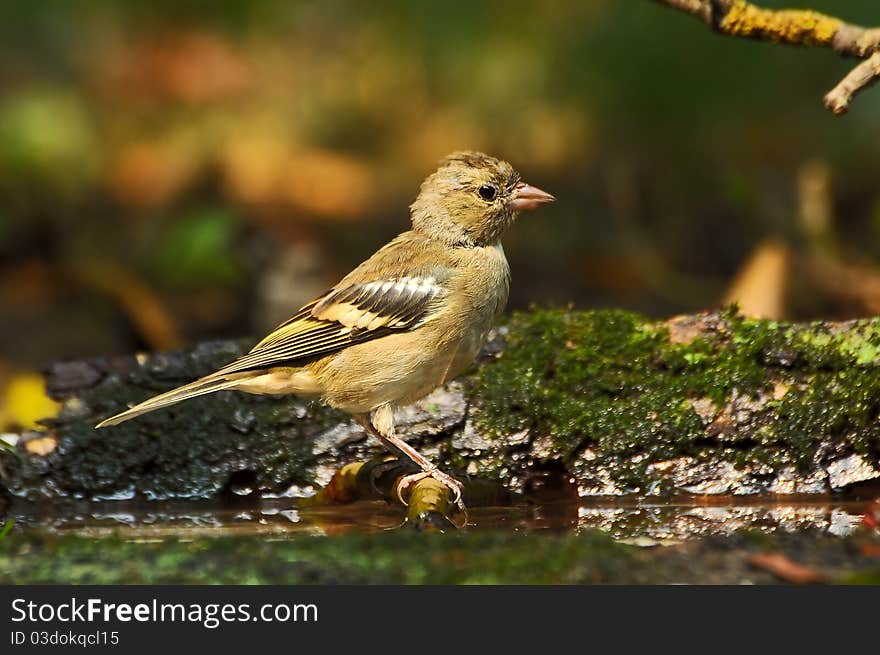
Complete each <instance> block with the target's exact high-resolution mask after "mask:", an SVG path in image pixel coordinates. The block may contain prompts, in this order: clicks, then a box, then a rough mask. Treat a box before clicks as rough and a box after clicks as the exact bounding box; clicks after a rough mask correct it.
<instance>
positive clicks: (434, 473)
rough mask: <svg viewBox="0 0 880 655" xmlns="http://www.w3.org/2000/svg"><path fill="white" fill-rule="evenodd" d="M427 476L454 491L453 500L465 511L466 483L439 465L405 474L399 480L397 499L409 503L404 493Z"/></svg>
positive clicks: (405, 503)
mask: <svg viewBox="0 0 880 655" xmlns="http://www.w3.org/2000/svg"><path fill="white" fill-rule="evenodd" d="M425 478H434V479H435V480H437V482H439V483H441V484H443V485H445V486H446V487H447V488H448V489H449V490H450V491H451V492H452V496H453V497H452V502H453V503H454V504H455V505H456V506H457V507H458V509H460V510H461V511H462V512H464V511H465V507H464V503H463V502H462V500H461V493H462V490H463V489H464V485H463V484H462V483H461V482H459V481H458V480H456V479H455V478H453V477H452V476H451V475H449V474H447V473H444V472H443V471H441V470H440V469H438V468H437V467H433V468H430V469H428V470H425V471H420V472H419V473H413V474H411V475H405V476H403V477H402V478H400V480H398V481H397V489H396V491H397V499H398V500H399V501H400V502H401V503H403V504H404V505H408V504H409V503H407V502H406V501H405V500H404V499H403V496H404V493H405V492H406V491H407V490H408V489H409V488H410V487H411V486H412V485H414V484H415V483H416V482H418V481H419V480H424V479H425Z"/></svg>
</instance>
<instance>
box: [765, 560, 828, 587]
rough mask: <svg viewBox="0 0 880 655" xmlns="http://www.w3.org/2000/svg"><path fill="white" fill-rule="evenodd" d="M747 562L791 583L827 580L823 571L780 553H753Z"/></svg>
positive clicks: (815, 582)
mask: <svg viewBox="0 0 880 655" xmlns="http://www.w3.org/2000/svg"><path fill="white" fill-rule="evenodd" d="M749 564H751V565H752V566H754V567H757V568H759V569H763V570H764V571H767V572H768V573H772V574H773V575H775V576H776V577H777V578H779V579H780V580H783V581H784V582H790V583H792V584H817V583H820V582H825V581H826V580H827V576H826V575H825V574H824V573H820V572H819V571H816V570H815V569H811V568H810V567H808V566H804V565H803V564H798V563H797V562H794V561H792V560H791V559H789V558H788V557H787V556H785V555H783V554H782V553H755V554H754V555H752V556H751V557H749Z"/></svg>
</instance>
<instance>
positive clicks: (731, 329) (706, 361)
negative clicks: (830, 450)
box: [470, 310, 880, 488]
mask: <svg viewBox="0 0 880 655" xmlns="http://www.w3.org/2000/svg"><path fill="white" fill-rule="evenodd" d="M507 328H508V334H507V337H506V347H505V349H504V351H503V353H502V354H501V355H500V356H499V357H498V358H497V360H496V361H495V362H494V363H491V364H488V365H485V366H483V367H482V368H481V369H480V370H479V371H477V373H476V374H475V375H474V377H473V379H472V385H471V387H470V394H471V396H472V399H473V400H474V402H475V412H474V417H475V419H476V421H477V424H478V426H479V427H480V428H481V429H483V430H485V431H487V432H488V433H489V434H490V435H493V436H494V438H495V439H496V440H497V442H498V443H499V444H500V446H499V447H503V440H504V437H505V435H509V434H511V433H514V432H516V431H519V430H523V429H527V430H528V431H529V432H530V433H531V435H532V436H533V438H534V437H549V449H548V451H547V452H546V453H544V457H545V459H559V460H562V461H564V462H571V461H572V460H573V459H574V458H575V457H576V456H577V455H578V453H580V452H581V451H582V450H583V449H584V448H587V447H589V448H591V449H592V450H593V451H595V452H596V453H597V455H598V456H599V459H600V461H604V462H615V463H616V464H615V466H613V467H612V468H613V473H614V475H615V476H616V478H617V480H618V481H619V482H622V483H624V484H626V485H628V486H629V487H632V488H644V487H645V485H646V484H650V483H651V476H650V475H649V474H648V465H649V464H650V463H651V462H656V461H662V460H665V459H669V458H672V457H678V456H682V455H692V456H696V457H700V458H711V459H713V461H718V460H719V459H721V460H729V461H731V462H733V463H734V464H736V465H737V466H740V467H741V466H746V465H751V466H762V465H763V466H770V467H774V468H778V467H782V466H785V465H789V464H795V465H797V466H800V467H801V468H802V469H806V468H808V467H809V466H810V465H811V464H812V463H813V457H814V454H815V452H816V449H817V446H818V444H819V443H820V441H821V440H822V439H825V438H828V437H829V436H832V437H834V438H835V439H836V440H837V441H838V442H839V443H840V444H842V445H843V446H844V447H845V448H847V449H849V450H851V451H855V452H858V453H860V454H862V455H864V456H866V457H868V458H869V459H870V460H872V461H876V458H877V453H878V452H880V421H877V414H878V402H880V366H878V353H880V320H869V321H868V320H866V321H860V322H853V323H851V324H848V325H846V326H845V327H844V329H840V327H833V326H828V325H825V324H821V323H815V324H807V325H793V324H786V323H778V322H775V321H760V320H750V319H745V318H743V317H741V316H738V315H736V314H735V312H734V311H733V310H730V311H727V312H725V313H723V314H720V315H711V316H707V317H706V318H705V320H704V322H703V324H702V325H701V327H700V330H699V331H697V332H695V335H698V336H696V338H692V339H675V340H672V339H670V334H669V329H668V328H667V327H665V326H664V325H663V324H656V323H652V322H650V321H648V320H647V319H645V318H642V317H641V316H638V315H636V314H632V313H627V312H622V311H594V312H571V311H561V310H539V311H535V312H531V313H520V314H515V315H514V316H513V317H512V318H511V319H510V322H509V324H508V326H507ZM682 341H684V342H682ZM777 383H782V384H784V385H785V386H784V387H783V388H781V389H779V391H780V393H777V394H776V395H773V393H772V392H773V391H774V386H775V385H776V384H777ZM786 389H787V390H786ZM782 391H784V395H782ZM735 397H736V398H740V399H746V400H749V399H750V400H753V401H758V400H760V402H757V403H753V405H752V406H751V407H749V410H750V418H749V419H748V420H747V421H745V422H742V421H738V422H737V423H736V426H735V429H732V430H729V431H720V432H718V433H717V434H712V433H711V432H707V429H706V428H707V422H708V421H706V420H704V418H703V417H701V416H700V415H699V414H698V413H697V411H696V410H695V409H694V403H693V401H696V400H700V401H703V402H705V400H710V401H711V402H712V403H713V404H714V407H715V408H719V407H723V406H725V405H727V404H728V403H729V402H731V400H732V399H734V398H735ZM774 398H775V399H774ZM712 418H714V417H711V416H710V417H709V420H711V419H712ZM504 460H505V458H504V457H502V456H499V457H498V458H497V461H498V462H503V461H504Z"/></svg>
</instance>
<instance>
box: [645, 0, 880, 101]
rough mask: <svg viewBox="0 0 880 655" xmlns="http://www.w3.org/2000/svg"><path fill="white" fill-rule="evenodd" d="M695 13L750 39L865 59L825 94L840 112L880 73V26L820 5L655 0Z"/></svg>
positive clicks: (728, 32)
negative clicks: (849, 18)
mask: <svg viewBox="0 0 880 655" xmlns="http://www.w3.org/2000/svg"><path fill="white" fill-rule="evenodd" d="M655 2H659V3H660V4H663V5H666V6H668V7H672V8H673V9H677V10H679V11H683V12H685V13H687V14H690V15H692V16H695V17H696V18H698V19H700V20H701V21H702V22H703V23H705V24H706V25H708V26H709V27H711V28H712V29H713V30H715V31H717V32H719V33H721V34H726V35H727V36H736V37H741V38H747V39H758V40H762V41H771V42H773V43H785V44H788V45H800V46H823V47H827V48H830V49H832V50H834V51H835V52H837V53H839V54H841V55H844V56H847V57H858V58H860V59H865V61H863V62H861V63H860V64H858V65H857V66H856V67H855V68H854V69H853V70H852V71H851V72H850V73H849V74H848V75H847V76H846V77H845V78H844V79H843V80H841V82H840V83H839V84H838V85H837V86H836V87H834V89H832V90H831V91H830V92H829V93H828V94H827V95H826V96H825V106H826V107H828V109H830V110H831V111H832V112H834V113H835V114H836V115H840V114H844V113H846V111H847V109H848V107H849V104H850V102H851V101H852V99H853V97H854V96H855V95H856V94H857V93H859V92H860V91H862V90H864V89H865V88H867V87H868V86H870V85H871V84H872V83H873V82H875V81H876V80H877V77H878V76H880V59H878V57H877V53H878V51H880V28H871V29H869V28H865V27H862V26H860V25H853V24H851V23H846V22H844V21H842V20H840V19H839V18H835V17H833V16H827V15H825V14H822V13H819V12H817V11H810V10H801V9H780V10H776V9H764V8H761V7H758V6H756V5H754V4H752V3H750V2H746V1H745V0H655Z"/></svg>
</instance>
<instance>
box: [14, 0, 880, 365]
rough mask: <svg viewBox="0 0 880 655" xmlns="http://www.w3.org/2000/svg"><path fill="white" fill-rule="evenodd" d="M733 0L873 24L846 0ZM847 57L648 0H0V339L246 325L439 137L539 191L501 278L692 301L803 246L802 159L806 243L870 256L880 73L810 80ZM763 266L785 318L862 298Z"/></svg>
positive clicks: (384, 206)
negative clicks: (765, 251)
mask: <svg viewBox="0 0 880 655" xmlns="http://www.w3.org/2000/svg"><path fill="white" fill-rule="evenodd" d="M761 4H763V5H765V6H771V7H782V6H785V5H788V4H794V5H800V6H804V7H810V8H814V9H817V10H822V11H827V12H829V13H833V14H835V15H837V16H839V17H841V18H843V19H846V20H850V21H853V22H861V23H864V24H869V25H870V24H877V23H880V20H878V17H880V12H878V11H877V6H876V3H875V2H873V1H872V0H836V1H833V2H832V1H831V0H800V1H799V2H793V1H790V2H777V1H771V0H764V1H763V2H762V3H761ZM850 65H851V62H847V61H843V60H841V59H840V58H838V57H836V56H834V55H833V54H831V53H829V52H826V51H822V50H800V49H795V48H785V47H775V46H772V45H769V44H763V43H756V42H747V41H739V40H734V39H727V38H723V37H720V36H718V35H715V34H712V33H711V32H710V31H708V30H706V29H705V27H704V26H702V25H700V24H699V23H697V22H696V21H694V20H693V19H691V18H689V17H686V16H684V15H682V14H679V13H676V12H673V11H670V10H668V9H665V8H663V7H660V6H658V5H656V4H655V3H653V2H650V0H638V1H635V2H613V1H611V0H592V1H588V2H583V1H578V0H545V1H543V2H539V1H538V0H514V1H512V2H502V1H501V0H485V1H481V2H471V3H466V4H465V3H440V2H431V1H428V0H378V1H376V2H371V3H362V2H355V1H354V0H329V1H327V2H288V1H286V0H257V1H254V0H223V1H214V2H171V1H170V0H159V1H156V2H151V3H131V2H124V1H122V0H115V1H102V0H81V1H79V2H61V1H46V2H40V3H27V4H21V3H3V4H2V5H0V258H2V264H0V266H2V268H0V306H2V308H3V309H2V310H0V311H2V314H0V318H2V319H3V320H2V321H0V329H2V333H0V336H2V341H0V342H2V343H4V344H5V345H6V347H5V348H4V349H3V352H2V353H0V360H9V361H10V363H11V364H12V365H15V366H28V367H33V366H36V365H39V364H40V363H41V362H44V361H46V360H49V359H54V358H58V357H69V356H78V355H86V354H93V353H114V352H124V351H129V350H132V349H135V348H139V347H146V348H155V347H163V346H166V345H167V344H171V343H176V341H177V340H178V338H179V335H183V337H184V338H185V339H187V340H194V339H198V338H205V337H207V336H229V335H235V334H243V333H249V332H251V333H255V332H257V331H259V330H261V329H264V328H266V327H268V324H270V323H272V322H273V321H274V320H275V319H276V318H277V316H276V313H277V311H278V310H277V309H275V307H276V306H277V307H287V308H288V309H289V310H293V309H295V308H296V307H297V306H298V304H299V303H301V302H304V301H305V300H308V295H309V294H310V293H312V290H313V289H321V288H325V287H326V286H327V285H329V284H332V283H333V282H335V281H336V279H338V276H339V275H341V274H343V273H345V272H346V271H347V270H348V269H349V268H350V267H351V266H352V265H354V264H356V263H357V262H358V261H360V260H361V259H362V258H363V257H365V256H366V255H368V254H369V253H370V252H372V251H373V250H374V249H375V248H376V247H378V246H379V245H381V244H382V243H383V242H384V241H385V240H386V239H387V238H389V237H390V236H392V235H393V234H395V233H396V232H398V231H400V230H401V229H403V228H404V227H405V225H406V220H407V210H406V207H407V205H408V204H409V202H410V201H411V200H412V198H413V196H414V195H415V193H416V191H417V188H418V184H419V183H420V181H421V179H422V178H423V177H424V175H425V174H427V173H428V172H429V171H430V170H431V169H432V167H433V166H434V163H435V162H436V161H437V160H438V159H439V158H440V157H442V156H443V155H445V154H446V153H448V152H450V151H452V150H455V149H460V148H477V149H484V150H486V151H488V152H491V153H493V154H497V155H499V156H502V157H504V158H507V159H509V160H510V161H511V162H512V163H514V165H515V166H516V167H517V168H519V169H520V171H521V172H522V173H523V175H524V177H525V178H526V179H527V180H529V181H532V182H534V183H535V184H538V185H540V186H541V187H543V188H546V189H548V190H550V191H552V192H553V193H554V194H555V195H556V196H557V197H558V198H559V199H560V200H559V202H558V203H557V205H556V206H554V207H553V208H551V209H549V210H547V211H545V212H542V214H541V215H540V216H536V217H534V218H533V217H528V218H524V220H523V221H521V223H520V224H519V225H517V226H516V227H515V228H514V229H513V230H512V231H511V233H510V235H509V237H508V239H507V241H506V247H507V251H508V255H509V257H510V259H511V264H512V267H513V270H514V289H513V296H512V304H513V305H514V306H519V307H522V306H525V305H527V304H528V303H530V302H537V303H539V304H553V303H566V302H570V301H573V302H575V303H577V304H580V305H589V306H597V305H612V306H618V307H625V308H631V309H637V310H640V311H645V312H649V313H652V314H655V315H661V314H669V313H672V312H677V311H692V310H697V309H702V308H706V307H710V306H713V305H715V304H717V303H718V302H719V301H720V300H721V299H722V298H723V297H725V292H726V290H727V288H728V286H729V284H730V283H731V280H733V279H734V277H735V275H736V273H737V271H738V270H739V269H740V267H741V266H743V265H744V262H746V261H748V260H749V258H750V254H751V253H752V251H754V250H755V249H756V248H758V247H759V244H761V243H764V242H766V240H767V239H769V238H775V239H780V240H781V241H782V242H784V243H786V244H788V246H789V247H790V248H791V249H792V252H793V253H794V255H793V256H792V257H791V259H792V261H795V262H797V261H800V259H799V257H801V256H802V255H803V256H804V257H810V256H812V254H813V250H814V248H813V243H812V240H811V236H810V234H809V233H807V232H805V230H804V227H803V222H802V220H801V218H802V217H801V210H800V209H799V204H798V197H799V188H798V184H799V182H798V170H799V169H800V167H801V166H802V165H803V163H804V162H807V161H813V160H821V162H823V163H824V165H826V166H827V167H828V170H830V172H831V173H830V179H831V183H830V184H829V188H828V190H827V194H828V196H829V198H830V203H829V206H830V216H829V221H830V223H829V224H830V227H829V228H828V230H831V231H833V237H834V238H833V239H830V240H829V239H827V238H825V237H827V236H828V235H827V234H825V235H824V236H823V239H824V241H823V243H828V242H833V243H834V244H835V249H834V252H833V253H831V255H829V256H830V257H831V258H832V259H833V261H834V263H835V265H837V264H840V262H844V263H849V262H856V263H859V264H860V265H861V266H863V268H860V269H859V271H860V272H857V273H854V275H857V276H861V277H860V278H859V279H862V278H865V276H867V278H865V279H869V280H873V278H871V275H874V273H873V271H874V267H875V265H876V262H877V260H878V259H880V220H878V216H880V195H878V191H877V189H876V183H875V177H876V175H875V173H874V170H873V160H874V159H875V158H876V156H877V154H878V149H880V139H878V136H880V124H878V122H877V121H876V120H874V117H875V116H876V115H877V112H878V110H880V91H877V90H874V91H868V92H867V93H865V94H864V95H863V96H861V97H860V98H859V99H858V101H857V102H856V103H855V104H854V106H853V109H852V111H851V112H850V114H849V115H848V116H846V117H845V118H843V119H836V118H834V117H832V116H831V115H830V114H829V113H828V112H826V111H825V109H824V108H823V107H822V103H821V98H822V95H823V94H824V93H825V92H826V91H827V90H828V89H829V88H830V87H831V86H833V85H834V84H835V83H836V81H837V80H838V79H839V78H840V77H841V76H842V75H843V74H844V73H845V72H846V71H847V70H848V68H849V66H850ZM304 244H305V245H304ZM306 246H307V248H306ZM303 252H317V253H318V255H319V256H318V257H317V260H318V263H317V264H315V265H312V264H308V265H303V266H300V267H297V266H295V265H293V264H292V263H291V262H292V260H295V259H296V258H297V257H299V256H300V254H301V253H303ZM823 252H824V253H825V254H826V255H828V250H827V249H825V250H823ZM799 253H800V254H799ZM823 261H824V260H823ZM83 271H86V273H83ZM95 271H98V273H96V272H95ZM114 271H117V272H119V273H118V274H116V273H113V272H114ZM786 271H788V272H787V273H785V275H781V276H779V277H780V280H781V281H780V282H779V283H780V284H782V283H783V282H784V281H785V280H782V278H783V277H787V278H798V279H801V278H802V279H809V278H808V277H804V276H799V275H795V274H793V273H792V272H791V271H790V270H788V269H786ZM862 271H867V273H864V274H863V273H862ZM845 272H846V273H847V274H849V272H850V271H849V270H847V271H845ZM101 276H104V278H107V277H109V278H113V279H112V280H109V281H108V280H107V279H103V280H102V279H99V278H101ZM284 276H288V277H289V284H288V285H287V287H288V292H287V295H286V296H284V297H281V298H279V296H278V293H277V290H278V288H279V285H278V284H277V280H278V279H279V278H280V279H283V277H284ZM835 279H837V278H835ZM841 279H843V278H841ZM846 279H847V280H848V279H849V278H846ZM266 280H275V281H276V282H273V283H272V285H268V284H267V283H266ZM789 281H790V280H789ZM795 282H797V280H795ZM269 286H271V289H272V291H271V293H270V292H268V291H266V289H267V288H268V287H269ZM282 286H283V285H282ZM791 286H792V289H793V290H792V291H791V294H793V296H792V297H791V298H790V299H789V300H788V301H787V302H786V303H785V307H784V308H783V310H780V311H784V312H785V314H786V315H787V316H788V317H791V318H803V317H811V316H829V317H840V316H847V315H855V314H859V313H864V312H866V311H870V308H872V307H873V306H874V305H873V304H871V303H869V302H867V301H866V300H865V299H864V298H862V297H861V296H859V298H856V299H854V298H853V297H850V296H846V295H845V294H844V295H845V297H844V298H843V299H841V298H839V297H838V296H837V295H835V291H834V289H833V288H831V287H830V286H829V288H828V289H826V290H825V291H823V292H822V293H821V294H817V293H815V289H813V288H812V287H811V285H810V284H803V283H801V284H800V287H799V286H798V284H796V283H795V284H792V285H791ZM838 286H839V285H838ZM842 286H844V287H847V288H848V287H850V286H851V285H850V284H849V283H848V282H847V283H844V284H843V285H842ZM869 286H870V285H869ZM129 288H133V289H136V290H137V292H138V293H137V297H144V298H147V299H148V304H149V306H150V310H149V312H147V314H149V316H147V317H146V318H145V317H144V316H143V315H142V314H143V312H138V311H137V307H136V304H137V303H133V302H128V303H126V302H124V301H123V300H121V298H124V297H125V294H126V293H127V292H126V289H129ZM871 289H873V287H871ZM865 294H868V295H870V294H875V292H874V291H872V290H868V291H865ZM875 295H877V296H878V297H880V294H875ZM270 296H271V297H270ZM872 297H873V296H872ZM270 305H271V307H270ZM156 325H158V326H159V328H158V329H156V328H155V326H156ZM150 326H154V327H153V328H151V327H150ZM23 335H27V336H26V338H24V337H23Z"/></svg>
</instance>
